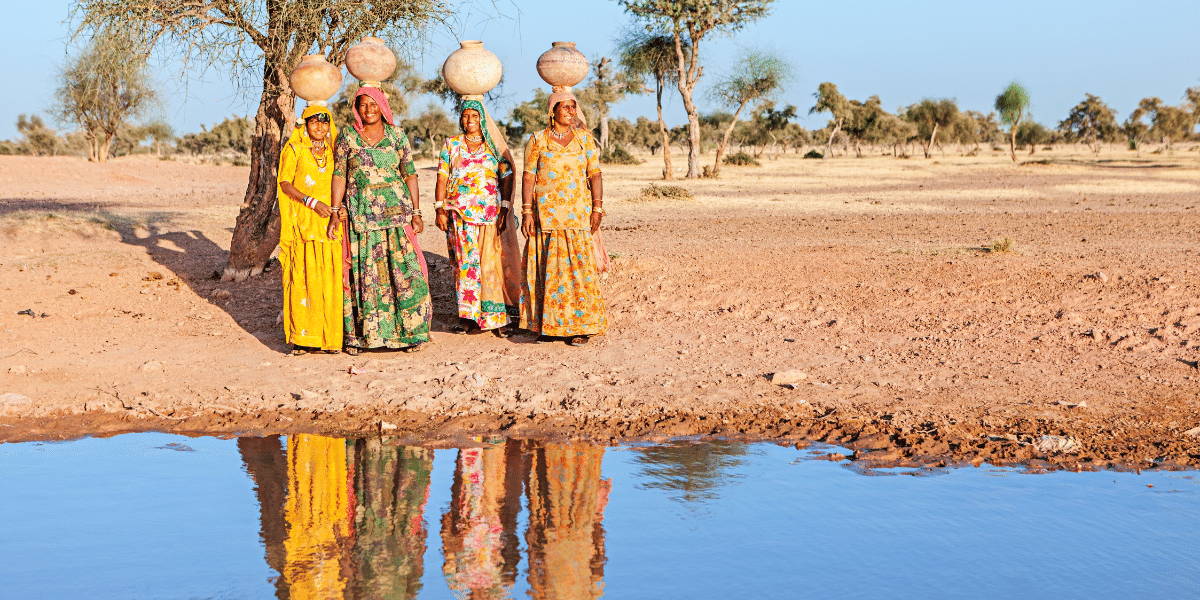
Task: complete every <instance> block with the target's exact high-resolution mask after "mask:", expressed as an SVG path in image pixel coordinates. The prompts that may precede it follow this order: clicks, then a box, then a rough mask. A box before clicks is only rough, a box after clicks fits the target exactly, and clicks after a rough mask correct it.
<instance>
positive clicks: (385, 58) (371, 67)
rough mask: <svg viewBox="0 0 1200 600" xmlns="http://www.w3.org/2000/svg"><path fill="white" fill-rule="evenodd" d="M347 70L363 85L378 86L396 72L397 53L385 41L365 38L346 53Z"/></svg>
mask: <svg viewBox="0 0 1200 600" xmlns="http://www.w3.org/2000/svg"><path fill="white" fill-rule="evenodd" d="M346 70H348V71H350V74H351V75H353V76H355V77H357V78H358V79H359V81H362V82H363V85H372V84H374V85H376V86H378V84H379V82H381V81H384V80H386V79H387V78H388V77H391V76H392V73H395V72H396V53H394V52H392V49H391V48H388V47H387V44H385V43H383V40H381V39H379V38H377V37H365V38H363V40H362V41H361V42H359V43H357V44H355V45H354V46H353V47H352V48H350V49H349V50H347V51H346Z"/></svg>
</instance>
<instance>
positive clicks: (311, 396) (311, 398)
mask: <svg viewBox="0 0 1200 600" xmlns="http://www.w3.org/2000/svg"><path fill="white" fill-rule="evenodd" d="M300 399H301V400H303V401H305V402H316V401H318V400H320V399H321V394H318V393H316V392H314V391H312V390H300Z"/></svg>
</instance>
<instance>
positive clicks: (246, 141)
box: [178, 117, 254, 156]
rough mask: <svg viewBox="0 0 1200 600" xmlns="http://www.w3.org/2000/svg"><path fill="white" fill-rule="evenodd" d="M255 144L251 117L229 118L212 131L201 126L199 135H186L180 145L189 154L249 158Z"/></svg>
mask: <svg viewBox="0 0 1200 600" xmlns="http://www.w3.org/2000/svg"><path fill="white" fill-rule="evenodd" d="M253 143H254V121H251V120H250V118H249V117H229V118H228V119H225V120H224V121H221V122H220V123H217V124H216V125H214V126H213V128H212V129H207V128H205V127H204V126H203V125H201V126H200V131H199V132H198V133H187V134H184V135H183V137H181V138H179V142H178V145H179V149H180V150H181V151H183V152H187V153H188V154H197V155H216V156H222V155H223V156H229V155H235V156H249V154H250V148H251V147H252V145H253Z"/></svg>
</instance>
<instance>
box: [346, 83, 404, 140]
mask: <svg viewBox="0 0 1200 600" xmlns="http://www.w3.org/2000/svg"><path fill="white" fill-rule="evenodd" d="M359 96H370V98H371V99H372V100H374V101H375V104H378V105H379V116H380V118H381V119H383V121H384V122H385V123H387V124H388V125H392V126H395V125H396V121H395V120H394V117H392V107H391V105H389V104H388V100H387V94H384V93H383V90H381V89H379V88H377V87H372V86H369V85H364V86H362V87H360V88H358V91H357V92H355V94H354V104H353V106H351V108H352V109H353V110H351V111H350V112H352V113H354V130H355V131H357V132H358V133H359V134H360V135H361V134H362V132H363V122H362V117H361V116H359V114H358V97H359Z"/></svg>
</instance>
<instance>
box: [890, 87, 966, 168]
mask: <svg viewBox="0 0 1200 600" xmlns="http://www.w3.org/2000/svg"><path fill="white" fill-rule="evenodd" d="M958 118H959V117H958V105H957V104H955V102H954V100H951V99H949V98H942V99H941V100H933V99H930V98H926V99H924V100H922V101H920V102H918V103H916V104H914V105H912V106H909V107H908V108H906V109H904V119H905V120H906V121H908V122H910V123H912V124H914V125H916V127H917V135H919V136H921V137H922V138H924V139H925V140H926V142H925V145H924V150H925V158H929V157H930V149H931V148H932V146H933V145H934V144H935V143H937V134H938V131H940V130H946V129H949V128H950V127H952V126H953V125H954V123H955V121H957V120H958Z"/></svg>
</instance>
